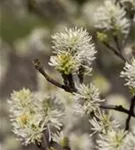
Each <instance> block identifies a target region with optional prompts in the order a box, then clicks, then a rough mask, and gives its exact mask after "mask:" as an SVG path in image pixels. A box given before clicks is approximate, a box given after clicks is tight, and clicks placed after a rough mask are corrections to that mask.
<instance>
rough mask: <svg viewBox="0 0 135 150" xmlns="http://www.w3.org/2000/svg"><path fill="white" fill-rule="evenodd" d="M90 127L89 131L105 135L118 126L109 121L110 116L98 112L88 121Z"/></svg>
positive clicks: (114, 122) (113, 121)
mask: <svg viewBox="0 0 135 150" xmlns="http://www.w3.org/2000/svg"><path fill="white" fill-rule="evenodd" d="M89 122H90V124H91V125H92V128H91V130H92V131H93V133H92V135H93V134H94V133H101V134H106V133H107V132H108V131H109V130H112V129H117V128H118V127H119V126H120V125H119V124H118V123H117V122H116V121H115V120H112V119H111V116H110V115H108V114H106V113H105V112H104V111H103V112H101V111H98V112H97V113H95V117H93V118H92V119H91V120H90V121H89Z"/></svg>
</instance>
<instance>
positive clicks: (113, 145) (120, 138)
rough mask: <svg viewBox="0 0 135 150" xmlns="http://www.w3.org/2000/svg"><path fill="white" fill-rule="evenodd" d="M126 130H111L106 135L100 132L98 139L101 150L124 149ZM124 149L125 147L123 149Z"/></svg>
mask: <svg viewBox="0 0 135 150" xmlns="http://www.w3.org/2000/svg"><path fill="white" fill-rule="evenodd" d="M125 136H126V132H125V131H124V130H118V131H115V130H111V131H108V133H107V134H106V135H104V134H103V135H102V134H100V137H99V140H97V144H98V149H99V150H114V149H115V150H122V146H123V143H124V138H125ZM123 150H124V149H123Z"/></svg>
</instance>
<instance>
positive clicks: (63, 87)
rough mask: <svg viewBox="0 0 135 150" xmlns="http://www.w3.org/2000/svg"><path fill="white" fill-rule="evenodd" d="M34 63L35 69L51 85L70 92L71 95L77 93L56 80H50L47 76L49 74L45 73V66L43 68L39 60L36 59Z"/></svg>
mask: <svg viewBox="0 0 135 150" xmlns="http://www.w3.org/2000/svg"><path fill="white" fill-rule="evenodd" d="M33 63H34V66H35V69H36V70H38V71H39V72H40V73H41V74H42V75H43V76H44V77H45V79H46V80H47V81H48V82H50V83H51V84H53V85H55V86H57V87H59V88H61V89H63V90H65V91H66V92H70V93H72V92H75V91H73V89H70V88H69V87H68V86H66V85H63V84H61V83H59V82H57V81H55V80H54V79H52V78H50V77H49V76H48V75H47V73H46V72H45V71H44V69H43V66H42V64H41V62H40V61H39V59H35V60H34V62H33Z"/></svg>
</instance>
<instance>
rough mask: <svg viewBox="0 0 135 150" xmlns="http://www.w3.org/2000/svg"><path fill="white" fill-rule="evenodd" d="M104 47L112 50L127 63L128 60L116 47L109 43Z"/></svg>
mask: <svg viewBox="0 0 135 150" xmlns="http://www.w3.org/2000/svg"><path fill="white" fill-rule="evenodd" d="M104 45H105V46H106V47H107V48H108V49H109V50H111V51H112V52H113V53H114V54H115V55H116V56H118V57H119V58H121V60H123V61H124V62H125V61H126V59H125V58H124V57H123V55H122V54H121V53H120V52H118V51H117V50H116V49H115V48H114V47H112V46H111V45H109V44H108V43H105V42H104Z"/></svg>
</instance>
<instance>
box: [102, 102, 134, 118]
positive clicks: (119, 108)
mask: <svg viewBox="0 0 135 150" xmlns="http://www.w3.org/2000/svg"><path fill="white" fill-rule="evenodd" d="M100 108H102V109H111V110H115V111H119V112H123V113H126V114H130V116H132V117H134V118H135V114H134V112H130V111H129V110H128V109H126V108H124V107H123V106H121V105H100Z"/></svg>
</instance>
